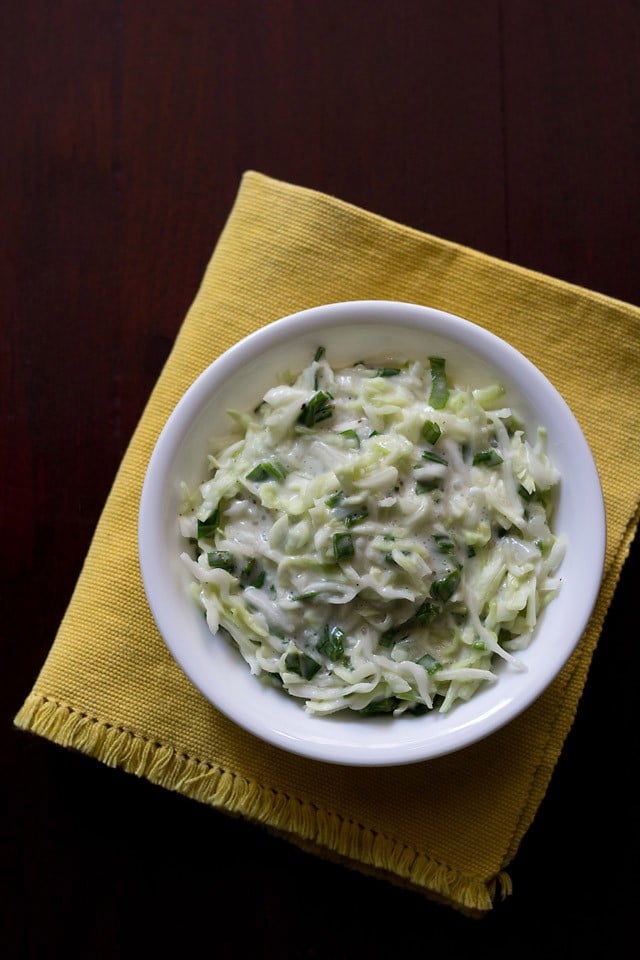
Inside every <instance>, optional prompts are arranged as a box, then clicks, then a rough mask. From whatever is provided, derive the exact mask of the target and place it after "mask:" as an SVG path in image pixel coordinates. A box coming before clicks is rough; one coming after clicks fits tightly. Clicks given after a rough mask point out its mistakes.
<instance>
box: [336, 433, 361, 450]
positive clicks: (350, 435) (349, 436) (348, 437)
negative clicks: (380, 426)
mask: <svg viewBox="0 0 640 960" xmlns="http://www.w3.org/2000/svg"><path fill="white" fill-rule="evenodd" d="M340 436H341V437H344V438H345V440H355V442H356V443H357V445H358V446H360V437H359V436H358V434H357V433H356V432H355V430H341V431H340Z"/></svg>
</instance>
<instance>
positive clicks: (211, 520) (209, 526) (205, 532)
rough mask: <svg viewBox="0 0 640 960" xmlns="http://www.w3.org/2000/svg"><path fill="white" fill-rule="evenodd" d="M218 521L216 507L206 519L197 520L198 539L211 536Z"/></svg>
mask: <svg viewBox="0 0 640 960" xmlns="http://www.w3.org/2000/svg"><path fill="white" fill-rule="evenodd" d="M219 522H220V509H219V507H216V508H215V510H214V511H213V513H210V514H209V516H208V517H207V519H206V520H198V540H207V539H208V538H209V537H212V536H213V535H214V533H215V532H216V530H217V529H218V524H219Z"/></svg>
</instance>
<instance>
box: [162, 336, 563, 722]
mask: <svg viewBox="0 0 640 960" xmlns="http://www.w3.org/2000/svg"><path fill="white" fill-rule="evenodd" d="M321 353H322V351H320V352H319V354H318V355H317V357H316V359H314V360H313V362H312V363H311V364H310V365H309V366H308V367H307V368H306V369H305V370H304V371H303V372H302V373H301V374H300V375H299V376H298V377H297V378H296V379H295V380H294V382H292V383H290V384H279V385H276V386H274V387H273V388H271V389H270V390H268V391H267V393H266V394H265V395H264V398H263V401H262V402H261V403H260V405H259V406H258V407H257V408H256V409H255V411H254V412H253V413H252V414H248V415H247V414H242V415H239V414H237V413H234V415H233V419H234V420H235V422H236V425H237V427H238V433H236V434H235V435H234V436H233V437H227V438H225V439H224V440H221V441H219V442H218V443H217V444H215V445H214V447H213V449H212V451H211V455H210V465H211V476H210V477H209V479H207V480H205V481H204V482H203V483H202V484H201V485H200V487H199V488H198V490H196V491H195V492H192V493H189V492H188V491H185V507H184V510H183V513H182V514H181V517H180V528H181V532H182V534H183V536H184V537H185V538H187V539H189V540H190V541H191V549H190V550H185V551H184V553H183V560H184V562H185V563H186V564H187V566H188V568H189V570H190V571H191V574H192V577H193V582H194V596H195V599H196V602H197V603H198V604H200V605H201V606H202V608H203V609H204V611H205V614H206V618H207V623H208V625H209V628H210V629H211V630H212V631H213V632H214V633H215V632H217V631H218V630H219V629H220V628H222V629H223V630H224V631H226V633H227V634H228V635H229V636H230V638H231V639H232V641H233V642H235V644H236V645H237V647H238V649H239V650H240V653H241V654H242V656H243V657H244V659H245V660H246V661H247V663H248V664H249V666H250V668H251V670H252V672H253V673H255V674H257V675H259V676H263V677H264V678H266V679H271V680H273V681H274V682H277V684H278V685H279V686H281V687H283V688H284V690H285V691H286V692H288V693H289V694H291V695H293V696H295V697H299V698H300V699H301V700H302V701H304V704H305V708H306V709H307V711H309V712H310V713H314V714H318V715H323V714H329V713H334V712H336V711H340V710H344V709H350V710H355V711H364V712H365V713H367V714H368V713H393V714H394V715H399V714H401V713H404V712H405V711H410V712H424V711H425V710H431V709H434V708H437V709H439V710H441V711H446V710H448V709H449V708H450V707H451V706H452V705H453V704H454V703H455V702H456V701H457V700H466V699H468V698H469V697H470V696H472V695H473V693H474V692H475V691H476V690H477V689H478V688H479V687H480V686H481V685H482V684H484V683H486V682H493V681H495V679H496V672H495V669H494V666H495V661H496V660H497V659H502V660H506V661H508V662H509V664H510V666H511V668H514V669H518V668H519V667H521V664H519V663H518V661H517V660H516V659H515V657H514V656H513V651H515V650H521V649H523V648H525V647H526V646H527V645H528V644H529V642H530V641H531V638H532V636H533V633H534V631H535V627H536V624H537V621H538V617H539V614H540V612H541V610H542V609H543V607H544V606H545V605H546V604H547V603H548V602H549V601H550V600H551V599H552V598H553V597H554V596H555V595H556V593H557V591H558V589H559V587H560V581H559V579H558V578H557V576H556V573H557V569H558V567H559V564H560V562H561V560H562V556H563V552H564V539H563V538H562V537H557V536H556V535H555V534H554V533H552V531H551V527H550V520H551V516H552V508H553V500H554V493H555V490H556V488H557V486H558V484H559V480H560V478H559V475H558V472H557V470H556V469H555V468H554V466H553V465H552V463H551V462H550V460H549V457H548V455H547V453H546V450H545V434H544V430H543V429H540V430H539V431H538V433H537V435H536V437H535V439H534V441H533V443H532V442H531V441H530V439H529V438H527V437H526V436H525V432H524V430H523V428H522V426H521V425H519V423H518V421H517V417H516V416H515V414H514V411H512V410H511V409H510V408H509V407H505V406H501V405H500V404H502V403H503V402H504V395H503V394H504V391H503V390H502V389H501V387H500V386H499V385H493V386H490V387H485V388H483V389H481V390H474V389H472V388H471V387H470V386H469V385H457V384H451V383H449V382H448V381H447V379H446V372H445V370H446V367H445V363H444V362H443V361H442V360H440V359H439V358H436V359H435V361H434V358H427V360H425V362H416V361H412V362H406V361H398V362H396V363H395V364H394V366H393V367H385V368H378V367H373V366H367V365H365V364H357V365H355V366H353V367H349V368H345V369H342V370H337V371H334V370H333V369H332V367H331V366H330V365H329V363H328V362H327V361H326V359H325V358H324V356H323V355H320V354H321Z"/></svg>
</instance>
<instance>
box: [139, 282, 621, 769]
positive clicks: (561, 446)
mask: <svg viewBox="0 0 640 960" xmlns="http://www.w3.org/2000/svg"><path fill="white" fill-rule="evenodd" d="M318 345H322V346H324V347H325V348H326V351H327V358H328V360H329V361H330V362H331V363H332V364H333V365H334V366H339V365H340V364H343V363H347V362H355V361H356V360H362V359H375V360H376V361H377V360H379V359H384V358H385V356H386V357H395V358H398V357H406V358H412V357H415V358H418V359H423V360H425V359H426V358H427V357H428V356H429V355H434V354H437V355H441V356H444V357H445V358H446V359H447V373H448V374H450V375H451V377H452V379H453V380H458V381H466V382H467V383H469V384H470V385H482V384H487V383H494V382H496V380H498V381H500V382H502V383H503V384H504V385H505V387H506V389H507V398H506V402H508V403H510V404H511V405H512V406H513V407H514V408H515V409H516V410H517V411H518V413H519V414H520V416H521V418H522V419H523V420H524V424H525V429H526V430H527V433H528V435H533V434H534V432H535V429H536V428H537V426H538V425H544V426H546V428H547V431H548V451H549V455H550V457H551V459H552V461H553V462H554V463H555V465H556V466H557V467H558V469H559V470H560V473H561V477H562V480H561V485H560V494H559V500H558V505H557V508H556V513H555V518H554V526H553V529H554V531H555V532H563V533H565V534H566V537H567V541H568V545H567V550H566V555H565V558H564V560H563V562H562V566H561V569H560V575H561V577H562V587H561V590H560V592H559V594H558V596H557V597H556V598H555V599H554V600H553V601H552V603H551V604H550V605H549V606H548V607H547V608H546V609H545V611H544V612H543V614H542V616H541V618H540V620H539V622H538V627H537V630H536V633H535V635H534V638H533V640H532V642H531V644H530V646H529V647H528V649H527V650H525V651H522V652H520V653H519V654H518V658H519V659H520V660H522V661H523V662H524V663H525V665H526V667H527V669H526V671H523V672H520V671H516V670H514V669H512V668H509V667H508V666H506V667H504V666H503V665H501V666H500V667H498V672H499V676H498V679H497V680H496V681H495V682H493V683H492V684H487V685H485V686H484V687H483V688H482V689H480V690H479V691H478V692H477V693H476V694H475V695H474V696H473V697H472V698H471V699H470V700H469V701H468V702H466V703H459V704H458V705H456V706H454V707H453V708H452V709H451V710H450V711H449V712H447V713H445V714H441V713H438V712H437V711H432V712H429V713H427V714H425V715H423V716H412V717H407V716H404V717H397V718H393V717H368V718H366V719H365V718H361V717H358V715H357V714H353V715H352V714H349V715H347V714H346V712H343V713H338V714H334V715H332V716H329V717H313V716H310V715H308V714H307V713H305V711H304V708H303V706H302V704H301V702H300V701H299V700H297V699H296V698H294V697H290V696H287V695H286V694H284V693H283V692H281V691H279V690H277V689H274V688H272V687H271V686H268V685H264V684H262V683H260V682H259V681H258V680H257V679H256V678H255V677H254V676H252V675H251V673H250V671H249V667H248V665H247V663H246V662H245V661H244V660H243V659H242V657H241V656H240V654H239V653H238V652H236V650H235V649H234V648H233V647H232V645H231V644H229V643H228V642H225V641H223V640H222V638H221V637H216V636H214V635H212V634H211V633H210V631H209V630H208V628H207V626H206V623H205V621H204V618H203V616H202V613H201V612H200V610H199V609H197V608H196V606H195V603H194V601H193V600H192V599H191V598H190V597H189V596H188V594H187V586H188V582H189V573H188V571H187V570H186V569H185V567H184V564H183V563H182V562H181V561H180V559H179V557H180V553H181V551H182V549H183V544H182V542H181V537H180V533H179V529H178V521H177V517H178V513H179V509H180V498H181V493H180V485H181V482H182V481H186V483H187V484H188V485H189V486H190V487H191V488H195V487H196V486H197V485H198V483H199V482H201V481H202V480H204V479H205V462H206V452H207V450H208V446H209V442H210V440H211V438H212V437H213V436H214V435H216V434H217V433H224V432H226V430H227V429H228V426H229V421H228V419H227V415H226V410H227V409H228V408H229V407H233V408H236V409H246V410H250V409H252V408H253V407H255V406H256V404H257V403H258V402H259V401H260V399H261V398H262V395H263V393H264V392H265V391H266V390H267V389H268V388H269V387H270V386H273V385H275V384H276V383H277V382H279V380H280V378H281V375H282V374H284V373H286V372H294V373H297V372H298V371H300V370H302V369H303V367H305V366H306V365H307V364H308V363H309V360H310V357H312V356H313V353H314V352H315V350H316V348H317V347H318ZM604 549H605V513H604V505H603V498H602V491H601V486H600V480H599V477H598V473H597V470H596V467H595V464H594V461H593V457H592V455H591V452H590V450H589V447H588V445H587V442H586V440H585V438H584V435H583V433H582V431H581V429H580V427H579V425H578V423H577V421H576V419H575V417H574V416H573V414H572V413H571V411H570V409H569V407H568V406H567V404H566V403H565V401H564V400H563V399H562V397H561V396H560V394H559V393H558V392H557V390H556V389H555V388H554V387H553V386H552V385H551V384H550V382H549V381H548V380H547V379H546V378H545V377H544V376H543V374H542V373H541V372H540V371H539V370H538V369H537V368H536V367H535V366H534V365H533V364H532V363H530V362H529V361H528V360H527V359H526V358H525V357H524V356H523V355H522V354H520V353H519V352H518V351H516V350H515V349H514V348H513V347H511V346H510V345H509V344H507V343H505V342H504V341H503V340H501V339H499V338H497V337H495V336H494V335H492V334H491V333H489V332H487V331H486V330H485V329H483V328H481V327H479V326H476V325H475V324H472V323H470V322H469V321H466V320H463V319H461V318H459V317H456V316H453V315H451V314H446V313H443V312H441V311H438V310H434V309H431V308H428V307H424V306H418V305H415V304H409V303H398V302H391V301H352V302H347V303H334V304H328V305H324V306H318V307H313V308H311V309H309V310H304V311H302V312H300V313H297V314H293V315H292V316H289V317H285V318H283V319H280V320H276V321H274V322H273V323H270V324H269V325H267V326H265V327H263V328H262V329H261V330H259V331H258V332H256V333H254V334H251V335H250V336H248V337H246V338H245V339H244V340H242V341H240V342H239V343H237V344H236V345H235V346H233V347H232V348H231V349H229V350H228V351H227V352H226V353H224V354H223V355H222V356H220V357H219V358H218V359H217V360H215V361H214V362H213V363H212V364H211V366H209V367H208V369H207V370H205V372H204V373H203V374H202V375H201V376H200V377H198V379H197V380H196V381H195V382H194V383H193V384H192V386H190V387H189V388H188V389H187V391H186V393H185V394H184V396H183V397H182V399H181V400H180V401H179V403H178V404H177V406H176V408H175V409H174V411H173V413H172V414H171V416H170V417H169V419H168V421H167V423H166V425H165V427H164V429H163V430H162V432H161V434H160V437H159V439H158V442H157V444H156V447H155V449H154V451H153V454H152V456H151V459H150V461H149V465H148V470H147V473H146V477H145V481H144V486H143V491H142V497H141V502H140V515H139V554H140V566H141V572H142V579H143V583H144V588H145V591H146V594H147V598H148V602H149V606H150V609H151V612H152V614H153V616H154V619H155V621H156V623H157V626H158V628H159V631H160V633H161V635H162V637H163V638H164V641H165V643H166V644H167V646H168V648H169V650H170V652H171V653H172V654H173V656H174V658H175V660H176V661H177V662H178V664H179V665H180V666H181V668H182V670H183V671H184V672H185V674H186V675H187V676H188V677H189V678H190V679H191V681H192V682H193V683H194V684H195V686H196V687H197V688H198V689H199V690H200V691H201V692H202V693H203V694H204V696H205V697H207V698H208V699H209V700H210V702H211V703H212V704H214V705H215V707H217V708H218V709H219V710H220V711H221V712H222V713H224V714H226V716H227V717H229V718H231V720H233V721H234V722H235V723H237V724H238V725H239V726H241V727H243V728H245V729H246V730H248V731H250V732H251V733H252V734H254V735H255V736H257V737H260V738H262V739H263V740H264V741H267V742H269V743H271V744H274V745H275V746H277V747H280V748H282V749H284V750H287V751H290V752H292V753H294V754H299V755H302V756H305V757H310V758H314V759H316V760H322V761H328V762H332V763H338V764H349V765H363V766H376V765H396V764H404V763H412V762H416V761H422V760H427V759H429V758H432V757H436V756H441V755H443V754H447V753H451V752H452V751H455V750H459V749H461V748H463V747H466V746H468V745H469V744H471V743H473V742H475V741H478V740H480V739H481V738H484V737H486V736H488V735H489V734H491V733H493V732H494V731H496V730H497V729H498V728H500V727H503V726H504V725H505V724H506V723H508V722H509V721H511V720H512V719H513V718H514V717H516V716H517V715H518V714H520V713H521V712H522V711H523V710H524V709H525V708H526V707H528V706H529V705H530V704H531V703H532V702H533V701H534V700H536V698H537V697H539V696H540V694H541V693H542V692H543V691H544V690H545V688H546V687H547V686H548V685H549V684H550V683H551V682H552V681H553V679H554V678H555V677H556V675H557V674H558V673H559V671H560V670H561V669H562V667H563V666H564V664H565V663H566V661H567V660H568V658H569V656H570V655H571V653H572V651H573V650H574V648H575V647H576V645H577V643H578V641H579V640H580V637H581V635H582V633H583V631H584V629H585V627H586V625H587V623H588V620H589V617H590V615H591V612H592V609H593V606H594V603H595V600H596V597H597V594H598V590H599V587H600V582H601V577H602V570H603V562H604Z"/></svg>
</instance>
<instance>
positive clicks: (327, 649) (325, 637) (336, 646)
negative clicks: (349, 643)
mask: <svg viewBox="0 0 640 960" xmlns="http://www.w3.org/2000/svg"><path fill="white" fill-rule="evenodd" d="M345 638H346V634H345V632H344V630H342V629H341V628H340V627H330V626H329V624H328V623H327V624H325V627H324V630H323V631H322V634H321V636H320V640H319V641H318V650H319V651H320V653H323V654H324V655H325V657H328V658H329V660H339V659H340V657H341V656H343V654H344V641H345Z"/></svg>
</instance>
